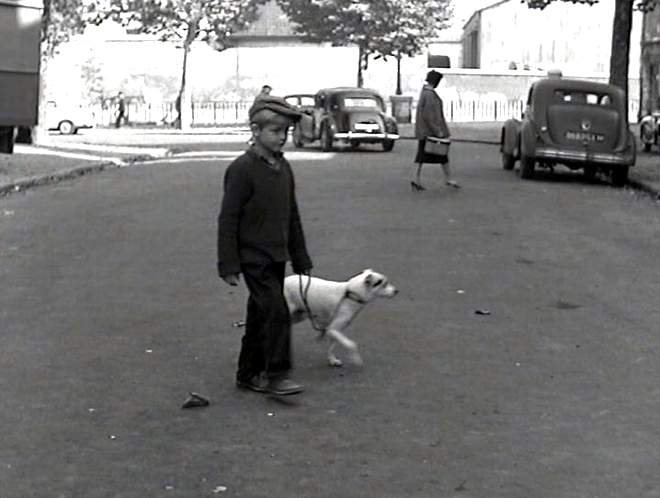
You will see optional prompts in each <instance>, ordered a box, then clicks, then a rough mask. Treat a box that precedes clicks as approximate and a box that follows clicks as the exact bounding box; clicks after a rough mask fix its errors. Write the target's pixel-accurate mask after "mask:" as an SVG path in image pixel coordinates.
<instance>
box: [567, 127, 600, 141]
mask: <svg viewBox="0 0 660 498" xmlns="http://www.w3.org/2000/svg"><path fill="white" fill-rule="evenodd" d="M566 139H567V140H577V141H580V142H603V141H604V140H605V135H603V134H602V133H591V132H588V131H570V130H569V131H567V132H566Z"/></svg>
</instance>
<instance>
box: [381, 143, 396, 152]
mask: <svg viewBox="0 0 660 498" xmlns="http://www.w3.org/2000/svg"><path fill="white" fill-rule="evenodd" d="M382 146H383V150H384V151H385V152H390V151H391V150H392V149H393V148H394V140H384V141H383V143H382Z"/></svg>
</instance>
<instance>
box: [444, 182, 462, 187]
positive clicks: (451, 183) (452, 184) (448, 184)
mask: <svg viewBox="0 0 660 498" xmlns="http://www.w3.org/2000/svg"><path fill="white" fill-rule="evenodd" d="M446 184H447V186H448V187H454V188H461V185H460V184H459V183H458V182H455V181H454V180H449V181H448V182H446Z"/></svg>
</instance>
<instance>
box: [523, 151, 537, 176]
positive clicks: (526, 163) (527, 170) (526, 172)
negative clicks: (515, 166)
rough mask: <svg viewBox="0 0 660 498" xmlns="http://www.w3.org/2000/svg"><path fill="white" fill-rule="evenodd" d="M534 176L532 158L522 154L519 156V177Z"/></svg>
mask: <svg viewBox="0 0 660 498" xmlns="http://www.w3.org/2000/svg"><path fill="white" fill-rule="evenodd" d="M533 177H534V158H533V157H529V156H526V155H524V154H522V155H521V156H520V178H525V179H529V178H533Z"/></svg>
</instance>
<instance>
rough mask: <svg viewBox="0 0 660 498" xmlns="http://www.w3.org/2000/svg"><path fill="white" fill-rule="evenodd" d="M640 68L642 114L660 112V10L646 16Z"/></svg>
mask: <svg viewBox="0 0 660 498" xmlns="http://www.w3.org/2000/svg"><path fill="white" fill-rule="evenodd" d="M641 50H642V56H641V67H640V80H641V82H640V114H641V115H645V114H649V113H651V112H653V111H658V110H660V8H656V9H654V10H652V11H650V12H646V13H645V14H644V23H643V29H642V43H641Z"/></svg>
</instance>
